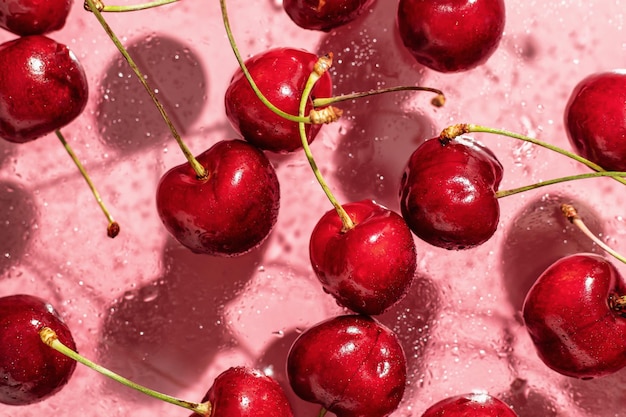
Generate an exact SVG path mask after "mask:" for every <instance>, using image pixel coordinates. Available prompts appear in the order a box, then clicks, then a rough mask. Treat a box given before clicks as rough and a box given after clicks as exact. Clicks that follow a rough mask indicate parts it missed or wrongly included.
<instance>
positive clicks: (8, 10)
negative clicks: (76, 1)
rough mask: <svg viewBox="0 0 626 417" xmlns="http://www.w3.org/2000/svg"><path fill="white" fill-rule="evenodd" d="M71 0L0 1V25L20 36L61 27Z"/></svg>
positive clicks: (69, 8)
mask: <svg viewBox="0 0 626 417" xmlns="http://www.w3.org/2000/svg"><path fill="white" fill-rule="evenodd" d="M72 3H73V1H72V0H5V1H2V2H0V27H1V28H4V29H6V30H8V31H10V32H13V33H15V34H16V35H20V36H27V35H42V34H44V33H47V32H52V31H55V30H59V29H61V28H62V27H63V26H65V20H66V19H67V15H68V14H69V13H70V10H71V8H72Z"/></svg>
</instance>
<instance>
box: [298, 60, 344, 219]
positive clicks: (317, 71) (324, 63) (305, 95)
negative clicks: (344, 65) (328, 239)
mask: <svg viewBox="0 0 626 417" xmlns="http://www.w3.org/2000/svg"><path fill="white" fill-rule="evenodd" d="M320 63H321V65H319V64H320ZM329 67H330V58H329V57H322V58H320V59H319V60H318V63H317V64H316V65H315V68H314V70H313V72H311V74H310V75H309V78H308V79H307V82H306V84H305V86H304V90H303V91H302V97H301V98H300V107H299V108H298V114H299V115H300V116H302V115H303V114H304V112H305V110H306V105H307V103H308V100H309V94H310V93H311V90H312V89H313V86H314V85H315V83H316V82H317V81H318V80H319V79H320V77H321V76H322V74H323V73H324V72H325V71H327V70H328V68H329ZM298 130H299V132H300V139H301V141H302V148H303V149H304V153H305V155H306V158H307V160H308V161H309V165H310V166H311V169H312V170H313V174H314V175H315V178H317V182H319V184H320V185H321V187H322V190H324V193H325V194H326V197H328V200H329V201H330V203H331V204H332V205H333V207H335V210H336V211H337V214H338V215H339V217H340V218H341V223H342V224H343V230H344V231H347V230H350V229H352V228H353V227H354V222H353V221H352V219H351V218H350V216H349V215H348V213H346V211H345V210H344V208H343V207H342V206H341V204H339V201H337V199H336V198H335V196H334V194H333V193H332V191H331V190H330V188H329V187H328V185H327V184H326V181H325V180H324V177H323V176H322V173H321V172H320V170H319V168H318V167H317V164H316V163H315V158H313V154H312V153H311V148H310V147H309V141H308V140H307V135H306V129H305V124H304V123H302V122H299V123H298Z"/></svg>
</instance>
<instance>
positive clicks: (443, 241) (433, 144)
mask: <svg viewBox="0 0 626 417" xmlns="http://www.w3.org/2000/svg"><path fill="white" fill-rule="evenodd" d="M502 173H503V168H502V165H501V164H500V162H499V161H498V159H497V158H496V157H495V155H494V154H493V153H492V152H491V151H490V150H489V149H488V148H486V147H484V146H483V145H481V144H480V143H478V142H476V141H473V140H472V139H470V138H466V137H458V138H456V139H454V140H452V141H449V142H447V143H446V144H445V145H444V144H442V142H441V141H440V140H439V139H437V138H434V139H430V140H427V141H426V142H424V143H423V144H422V145H420V146H419V147H418V148H417V149H416V150H415V152H413V154H412V155H411V157H410V159H409V161H408V163H407V166H406V168H405V171H404V174H403V176H402V180H401V185H400V208H401V211H402V217H404V219H405V220H406V222H407V224H408V225H409V227H410V228H411V230H412V231H413V233H415V235H416V236H417V237H419V238H420V239H422V240H424V241H426V242H428V243H430V244H432V245H435V246H439V247H442V248H445V249H454V250H458V249H467V248H472V247H475V246H478V245H480V244H482V243H484V242H486V241H487V240H488V239H489V238H490V237H491V236H492V235H493V234H494V233H495V231H496V229H497V227H498V221H499V218H500V206H499V204H498V200H497V198H496V191H497V190H498V186H499V185H500V181H501V180H502Z"/></svg>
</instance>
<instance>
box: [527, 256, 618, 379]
mask: <svg viewBox="0 0 626 417" xmlns="http://www.w3.org/2000/svg"><path fill="white" fill-rule="evenodd" d="M622 295H626V281H624V278H622V276H621V275H620V274H619V272H618V271H617V270H616V269H615V267H614V266H613V265H612V264H611V263H610V262H609V261H607V260H606V259H604V258H603V257H601V256H599V255H594V254H588V253H583V254H576V255H570V256H567V257H564V258H561V259H560V260H558V261H556V262H555V263H553V264H552V265H551V266H549V267H548V268H547V269H546V270H545V271H544V272H543V274H541V276H540V277H539V279H537V281H536V282H535V284H534V285H533V286H532V288H531V289H530V291H529V292H528V295H527V296H526V300H525V301H524V307H523V315H524V322H525V323H526V328H527V329H528V333H529V334H530V337H531V339H532V341H533V343H534V344H535V347H536V349H537V353H538V354H539V357H540V358H541V359H542V360H543V362H545V364H546V365H548V366H549V367H550V368H552V369H553V370H555V371H557V372H559V373H561V374H563V375H567V376H571V377H575V378H583V379H589V378H595V377H600V376H603V375H607V374H611V373H613V372H616V371H618V370H619V369H621V368H623V367H624V366H625V365H626V319H625V318H624V316H623V315H622V314H623V313H620V312H619V311H618V309H615V308H613V307H612V300H613V299H614V298H615V297H618V296H622Z"/></svg>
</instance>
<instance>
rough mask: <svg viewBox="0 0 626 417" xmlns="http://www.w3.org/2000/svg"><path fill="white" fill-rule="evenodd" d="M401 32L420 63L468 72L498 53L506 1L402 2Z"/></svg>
mask: <svg viewBox="0 0 626 417" xmlns="http://www.w3.org/2000/svg"><path fill="white" fill-rule="evenodd" d="M397 23H398V29H399V32H400V37H401V39H402V42H403V43H404V46H406V48H407V49H408V50H409V52H410V53H411V54H412V55H413V56H414V57H415V59H416V60H417V62H419V63H420V64H422V65H425V66H427V67H429V68H431V69H434V70H435V71H440V72H457V71H466V70H469V69H472V68H475V67H477V66H478V65H480V64H483V63H484V62H485V61H487V59H488V58H489V57H490V56H491V55H492V54H493V53H494V52H495V50H496V49H497V48H498V45H499V43H500V39H501V38H502V34H503V31H504V24H505V10H504V1H503V0H431V1H424V0H400V3H399V5H398V16H397Z"/></svg>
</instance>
